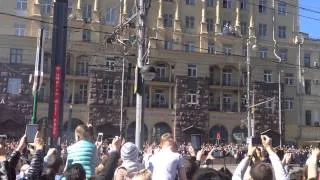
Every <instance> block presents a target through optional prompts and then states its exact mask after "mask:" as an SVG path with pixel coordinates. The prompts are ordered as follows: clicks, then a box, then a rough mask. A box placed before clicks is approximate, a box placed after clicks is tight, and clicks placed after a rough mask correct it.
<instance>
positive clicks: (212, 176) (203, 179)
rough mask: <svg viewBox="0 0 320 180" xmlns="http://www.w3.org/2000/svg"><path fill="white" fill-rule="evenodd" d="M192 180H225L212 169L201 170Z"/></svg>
mask: <svg viewBox="0 0 320 180" xmlns="http://www.w3.org/2000/svg"><path fill="white" fill-rule="evenodd" d="M192 180H225V179H224V178H223V177H221V175H220V174H219V172H218V171H216V170H214V169H211V168H200V169H199V170H198V171H197V172H196V173H195V174H194V176H193V178H192Z"/></svg>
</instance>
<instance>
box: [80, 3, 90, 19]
mask: <svg viewBox="0 0 320 180" xmlns="http://www.w3.org/2000/svg"><path fill="white" fill-rule="evenodd" d="M91 15H92V5H91V4H84V5H83V6H82V19H83V20H84V21H85V22H91Z"/></svg>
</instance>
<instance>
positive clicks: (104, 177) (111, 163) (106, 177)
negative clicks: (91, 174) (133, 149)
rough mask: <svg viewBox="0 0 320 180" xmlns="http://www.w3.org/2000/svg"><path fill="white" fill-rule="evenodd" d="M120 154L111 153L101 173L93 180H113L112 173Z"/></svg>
mask: <svg viewBox="0 0 320 180" xmlns="http://www.w3.org/2000/svg"><path fill="white" fill-rule="evenodd" d="M119 159H120V154H119V153H118V152H112V153H111V154H110V156H109V157H108V160H107V161H106V163H105V164H104V168H103V170H102V172H101V173H100V174H99V175H97V176H96V177H95V180H110V179H113V175H114V171H115V170H116V168H117V166H118V160H119Z"/></svg>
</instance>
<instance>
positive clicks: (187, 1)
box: [186, 0, 195, 6]
mask: <svg viewBox="0 0 320 180" xmlns="http://www.w3.org/2000/svg"><path fill="white" fill-rule="evenodd" d="M194 1H195V0H186V4H187V5H191V6H194V5H195V2H194Z"/></svg>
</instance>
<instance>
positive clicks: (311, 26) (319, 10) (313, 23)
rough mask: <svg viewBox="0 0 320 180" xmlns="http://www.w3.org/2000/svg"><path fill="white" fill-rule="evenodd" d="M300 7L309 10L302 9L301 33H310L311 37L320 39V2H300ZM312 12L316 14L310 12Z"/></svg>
mask: <svg viewBox="0 0 320 180" xmlns="http://www.w3.org/2000/svg"><path fill="white" fill-rule="evenodd" d="M299 6H300V7H302V8H306V9H307V10H303V9H300V31H302V32H306V33H308V34H309V35H310V37H313V38H319V39H320V0H300V4H299ZM310 10H313V11H316V12H310ZM302 16H308V17H310V18H314V19H317V20H314V19H310V18H308V17H302Z"/></svg>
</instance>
